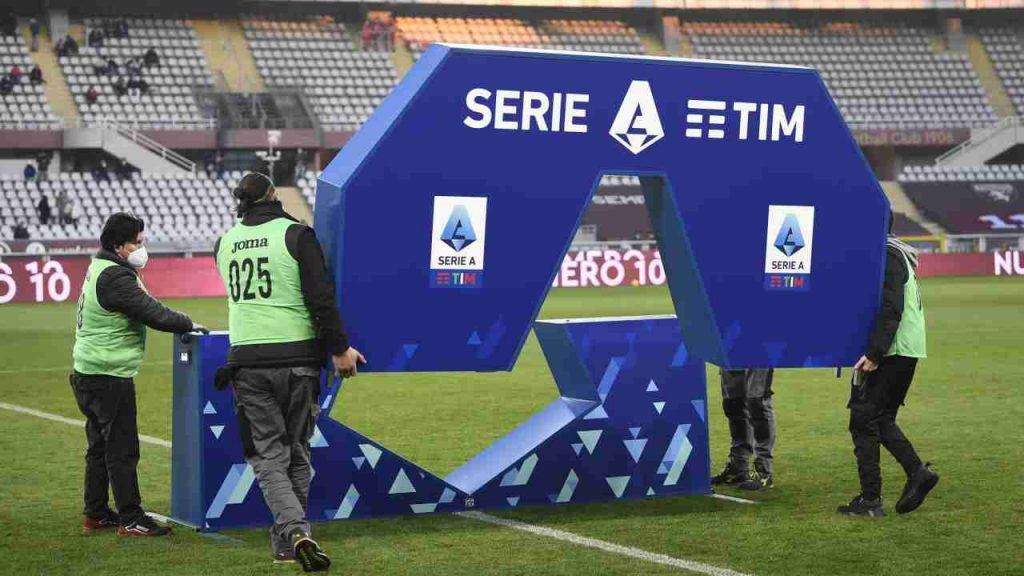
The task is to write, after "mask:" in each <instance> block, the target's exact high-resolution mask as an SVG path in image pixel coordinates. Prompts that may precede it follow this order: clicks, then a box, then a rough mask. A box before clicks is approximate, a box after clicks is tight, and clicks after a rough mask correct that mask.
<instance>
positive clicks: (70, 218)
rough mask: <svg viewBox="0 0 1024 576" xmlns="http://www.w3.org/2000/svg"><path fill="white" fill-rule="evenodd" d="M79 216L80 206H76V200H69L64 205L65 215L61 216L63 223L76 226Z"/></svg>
mask: <svg viewBox="0 0 1024 576" xmlns="http://www.w3.org/2000/svg"><path fill="white" fill-rule="evenodd" d="M79 215H80V213H79V210H78V206H77V205H76V204H75V200H74V198H68V203H67V204H65V205H64V214H63V215H62V216H61V223H62V224H75V223H76V222H78V217H79Z"/></svg>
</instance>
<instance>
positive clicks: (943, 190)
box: [903, 167, 1024, 234]
mask: <svg viewBox="0 0 1024 576" xmlns="http://www.w3.org/2000/svg"><path fill="white" fill-rule="evenodd" d="M1017 168H1018V170H1016V171H1013V172H1011V173H1009V174H1007V173H1004V172H1002V171H999V173H996V171H993V172H991V173H989V174H980V175H977V178H971V179H967V178H965V177H964V176H965V174H963V173H958V174H949V173H943V174H942V176H943V177H944V178H943V179H941V180H908V181H905V182H903V190H904V191H905V192H906V195H907V197H908V198H910V200H911V201H912V202H913V203H914V204H915V205H916V206H917V208H918V210H919V211H920V212H921V213H922V214H924V215H925V216H926V217H927V218H929V219H930V220H934V221H935V222H937V223H938V224H940V225H941V226H942V227H943V228H945V229H946V230H948V231H949V232H950V233H952V234H1007V233H1009V234H1020V233H1021V231H1022V230H1024V171H1021V170H1020V169H1019V168H1020V167H1017Z"/></svg>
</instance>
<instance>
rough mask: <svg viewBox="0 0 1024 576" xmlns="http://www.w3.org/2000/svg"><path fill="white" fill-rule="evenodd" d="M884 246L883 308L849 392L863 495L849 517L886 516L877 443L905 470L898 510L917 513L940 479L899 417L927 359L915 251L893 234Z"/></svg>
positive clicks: (852, 504)
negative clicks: (922, 361) (921, 363)
mask: <svg viewBox="0 0 1024 576" xmlns="http://www.w3.org/2000/svg"><path fill="white" fill-rule="evenodd" d="M889 222H890V224H889V226H890V236H889V238H888V241H887V242H886V264H885V280H884V283H883V286H882V304H881V307H880V308H879V311H878V315H877V317H876V319H875V327H874V329H873V331H872V332H871V336H870V338H869V341H868V350H867V352H865V353H864V355H863V356H861V358H860V360H858V361H857V364H856V365H855V366H854V377H853V386H852V391H851V394H850V402H849V409H850V434H851V436H852V437H853V446H854V449H853V451H854V454H855V455H856V457H857V472H858V475H859V476H860V490H861V492H860V494H859V495H858V496H857V497H856V498H854V499H853V500H852V501H851V502H850V503H849V504H847V505H844V506H840V507H839V512H840V513H842V514H847V515H850V516H871V517H877V516H884V515H885V512H884V509H883V507H882V473H881V468H880V467H879V452H880V450H879V445H881V446H885V448H886V450H888V451H889V452H890V453H891V454H892V455H893V457H894V458H896V460H897V461H898V462H899V463H900V465H901V466H902V467H903V471H904V472H905V473H906V475H907V481H906V484H905V485H904V488H903V493H902V494H901V495H900V498H899V500H898V501H897V502H896V512H898V513H900V514H905V513H907V512H912V511H914V510H916V509H917V508H918V507H919V506H920V505H921V503H922V502H924V499H925V497H926V496H927V495H928V492H930V491H931V490H932V488H934V487H935V485H936V484H937V483H938V481H939V475H938V474H936V473H935V472H933V471H932V470H931V468H930V464H925V463H922V462H921V458H919V457H918V455H917V451H916V450H914V446H913V445H912V444H911V443H910V440H908V439H907V437H906V436H904V435H903V431H902V430H901V429H900V427H899V425H898V424H896V413H897V412H898V411H899V409H900V406H902V405H903V401H904V399H905V398H906V396H907V391H908V390H909V389H910V383H911V382H912V381H913V379H914V370H915V368H917V361H918V359H921V358H925V357H926V354H925V321H924V306H923V304H922V303H921V293H920V290H919V287H918V284H917V275H916V273H915V272H916V269H917V250H915V249H914V248H913V247H912V246H910V245H909V244H906V243H905V242H902V241H900V240H899V239H897V238H896V237H894V236H892V235H891V227H892V217H891V215H890V219H889Z"/></svg>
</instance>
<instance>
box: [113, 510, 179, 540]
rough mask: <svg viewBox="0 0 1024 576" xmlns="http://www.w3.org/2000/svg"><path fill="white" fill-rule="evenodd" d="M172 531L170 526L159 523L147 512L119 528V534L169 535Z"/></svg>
mask: <svg viewBox="0 0 1024 576" xmlns="http://www.w3.org/2000/svg"><path fill="white" fill-rule="evenodd" d="M170 533H171V529H170V528H169V527H167V526H162V525H160V524H157V523H156V522H155V521H153V519H152V518H150V517H149V516H146V515H145V514H143V515H142V516H140V517H139V518H138V519H137V520H133V521H131V522H129V523H127V524H122V525H121V526H119V527H118V528H117V535H118V536H167V535H169V534H170Z"/></svg>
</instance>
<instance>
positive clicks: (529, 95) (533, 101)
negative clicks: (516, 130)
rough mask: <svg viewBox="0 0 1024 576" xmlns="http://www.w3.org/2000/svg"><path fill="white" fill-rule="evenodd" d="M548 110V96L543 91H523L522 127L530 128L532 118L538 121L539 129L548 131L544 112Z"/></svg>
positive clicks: (524, 128)
mask: <svg viewBox="0 0 1024 576" xmlns="http://www.w3.org/2000/svg"><path fill="white" fill-rule="evenodd" d="M547 111H548V97H547V95H545V94H544V93H543V92H523V121H522V129H523V130H529V129H530V119H531V118H532V119H533V121H534V122H536V123H537V129H538V130H543V131H545V132H547V130H548V123H547V120H545V119H544V114H546V113H547Z"/></svg>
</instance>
